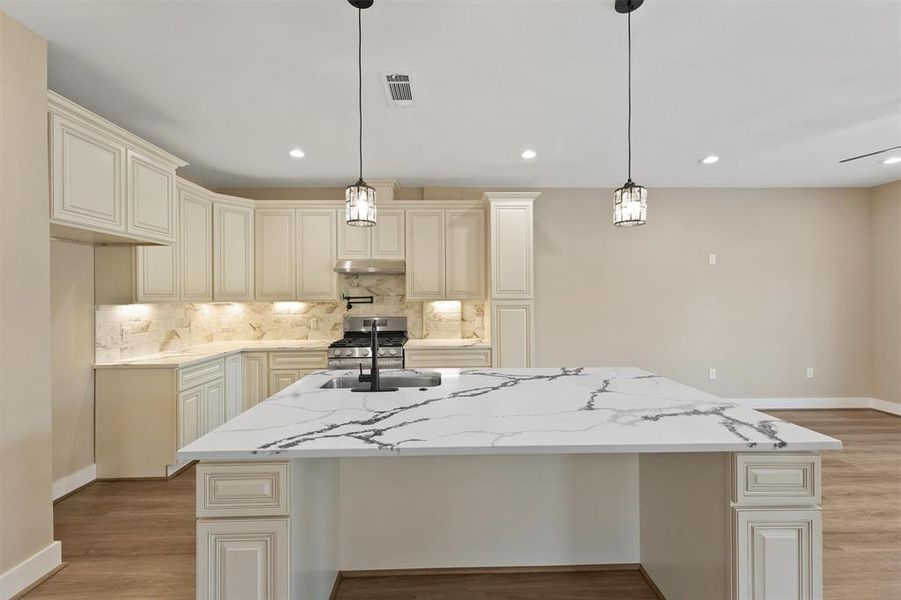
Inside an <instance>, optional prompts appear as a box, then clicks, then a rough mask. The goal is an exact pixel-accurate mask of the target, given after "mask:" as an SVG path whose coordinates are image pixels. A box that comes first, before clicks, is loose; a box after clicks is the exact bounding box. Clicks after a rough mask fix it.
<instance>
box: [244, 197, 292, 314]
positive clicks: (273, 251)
mask: <svg viewBox="0 0 901 600" xmlns="http://www.w3.org/2000/svg"><path fill="white" fill-rule="evenodd" d="M294 213H295V211H294V210H293V209H290V208H288V209H278V208H261V209H257V211H256V214H255V215H254V219H255V221H256V298H257V299H258V300H293V299H294V298H295V295H296V293H297V280H296V276H297V254H296V246H297V245H296V240H295V237H296V236H295V222H294V218H295V215H294Z"/></svg>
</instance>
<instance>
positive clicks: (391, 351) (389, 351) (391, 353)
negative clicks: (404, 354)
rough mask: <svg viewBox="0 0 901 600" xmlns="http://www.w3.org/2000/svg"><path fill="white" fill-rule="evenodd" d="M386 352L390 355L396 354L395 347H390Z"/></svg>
mask: <svg viewBox="0 0 901 600" xmlns="http://www.w3.org/2000/svg"><path fill="white" fill-rule="evenodd" d="M388 354H390V355H391V356H397V348H391V349H390V350H388Z"/></svg>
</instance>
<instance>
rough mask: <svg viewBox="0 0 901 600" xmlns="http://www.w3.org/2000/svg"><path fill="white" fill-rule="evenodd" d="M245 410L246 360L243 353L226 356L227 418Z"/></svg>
mask: <svg viewBox="0 0 901 600" xmlns="http://www.w3.org/2000/svg"><path fill="white" fill-rule="evenodd" d="M242 410H244V361H243V358H242V356H241V354H233V355H231V356H227V357H226V358H225V420H226V421H229V420H231V419H234V418H235V417H237V416H238V415H239V414H241V411H242Z"/></svg>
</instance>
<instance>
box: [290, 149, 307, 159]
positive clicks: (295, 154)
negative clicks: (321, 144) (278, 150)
mask: <svg viewBox="0 0 901 600" xmlns="http://www.w3.org/2000/svg"><path fill="white" fill-rule="evenodd" d="M288 154H290V155H291V156H293V157H294V158H303V157H304V156H306V154H304V153H303V150H301V149H300V148H294V149H293V150H289V151H288Z"/></svg>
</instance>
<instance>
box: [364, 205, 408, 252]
mask: <svg viewBox="0 0 901 600" xmlns="http://www.w3.org/2000/svg"><path fill="white" fill-rule="evenodd" d="M367 229H370V230H371V232H372V235H371V238H372V241H371V244H370V248H371V250H370V256H369V257H370V258H384V259H393V260H403V259H404V247H405V238H406V230H405V228H404V211H403V210H400V209H392V208H389V209H385V210H382V209H379V210H378V213H377V216H376V225H375V227H369V228H367Z"/></svg>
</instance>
